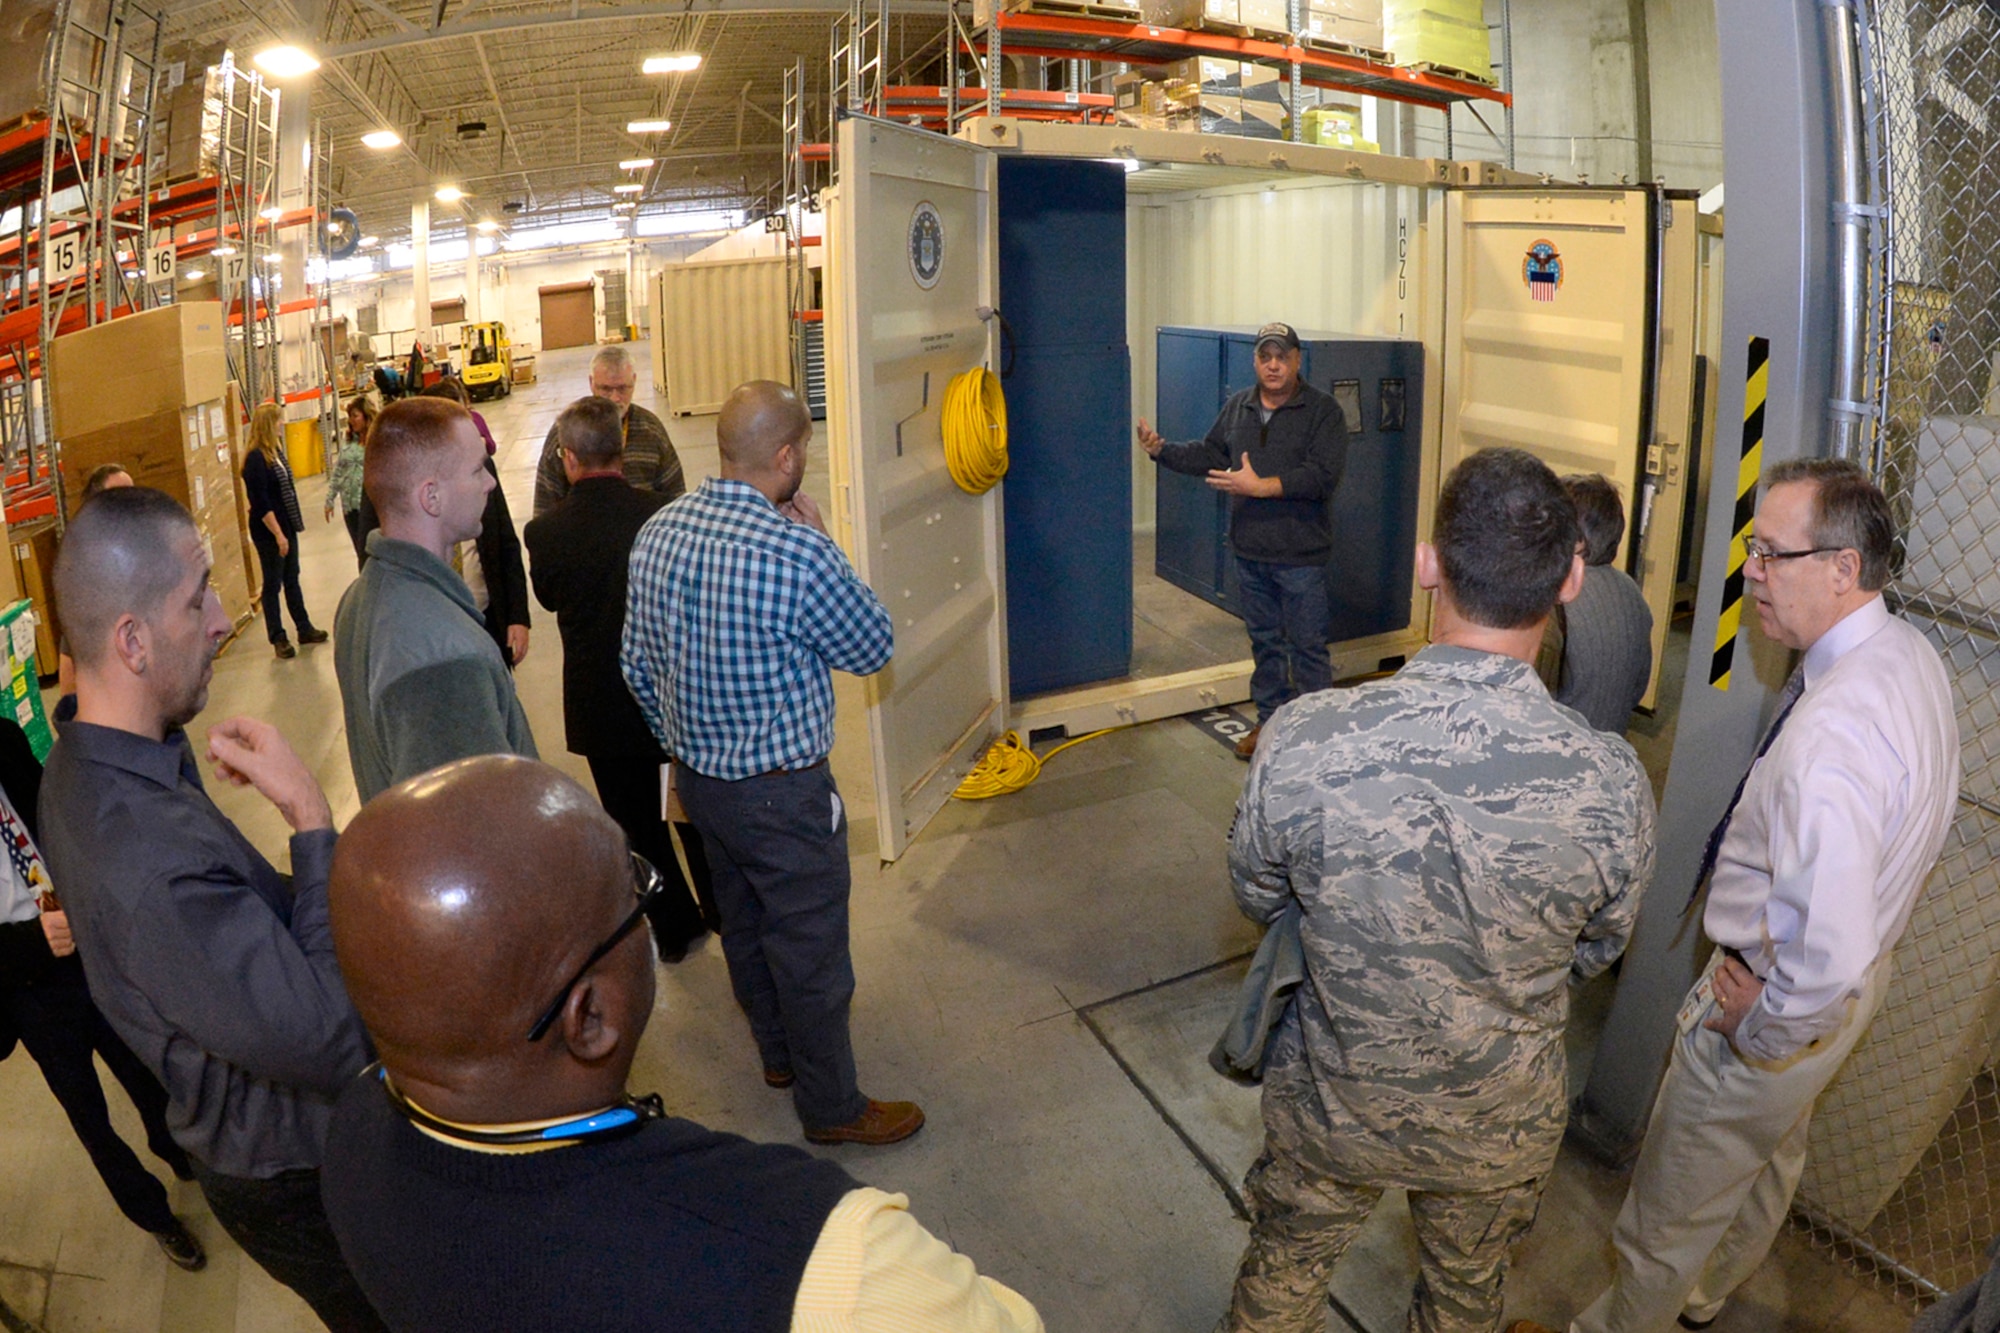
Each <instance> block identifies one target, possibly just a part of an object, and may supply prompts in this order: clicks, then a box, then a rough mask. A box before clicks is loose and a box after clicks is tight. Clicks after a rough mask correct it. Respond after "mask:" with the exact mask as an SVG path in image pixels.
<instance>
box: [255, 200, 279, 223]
mask: <svg viewBox="0 0 2000 1333" xmlns="http://www.w3.org/2000/svg"><path fill="white" fill-rule="evenodd" d="M257 216H258V217H260V218H262V219H264V221H266V222H276V221H277V220H278V219H279V218H281V217H283V216H285V210H284V209H282V208H279V207H278V206H277V205H276V204H272V205H271V206H270V207H269V208H260V209H258V210H257Z"/></svg>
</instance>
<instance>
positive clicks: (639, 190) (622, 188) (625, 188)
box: [611, 185, 646, 194]
mask: <svg viewBox="0 0 2000 1333" xmlns="http://www.w3.org/2000/svg"><path fill="white" fill-rule="evenodd" d="M611 189H612V192H613V193H615V194H643V193H644V192H645V189H646V187H645V186H643V185H614V186H612V187H611Z"/></svg>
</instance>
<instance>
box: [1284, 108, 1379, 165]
mask: <svg viewBox="0 0 2000 1333" xmlns="http://www.w3.org/2000/svg"><path fill="white" fill-rule="evenodd" d="M1303 137H1304V139H1305V141H1306V142H1307V143H1312V144H1319V145H1321V146H1322V147H1325V148H1345V149H1348V150H1349V151H1351V152H1356V153H1379V152H1381V151H1382V145H1381V144H1379V143H1376V142H1375V141H1374V140H1372V139H1364V138H1362V137H1361V110H1360V108H1358V107H1352V106H1341V105H1339V104H1338V103H1332V102H1329V103H1326V104H1324V105H1321V106H1315V107H1308V108H1306V114H1305V131H1304V135H1303Z"/></svg>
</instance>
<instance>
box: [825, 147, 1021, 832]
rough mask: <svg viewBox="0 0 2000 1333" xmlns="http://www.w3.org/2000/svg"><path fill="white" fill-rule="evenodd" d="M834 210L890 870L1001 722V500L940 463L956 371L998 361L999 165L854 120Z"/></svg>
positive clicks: (872, 710) (848, 498) (855, 535)
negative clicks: (885, 654) (888, 634)
mask: <svg viewBox="0 0 2000 1333" xmlns="http://www.w3.org/2000/svg"><path fill="white" fill-rule="evenodd" d="M837 133H838V140H837V145H836V150H835V151H836V153H837V158H836V160H837V161H838V162H839V164H840V182H839V185H838V188H837V189H835V190H834V191H833V192H832V196H831V200H830V202H829V204H828V208H827V214H826V226H827V236H826V250H825V252H826V266H827V292H826V329H827V351H828V358H827V359H828V376H827V380H828V383H827V390H828V403H827V424H828V430H829V433H830V435H831V437H832V453H833V476H834V489H835V496H834V501H835V505H836V506H837V508H838V511H839V512H838V514H837V516H836V522H837V523H838V524H839V528H840V534H839V535H840V536H841V537H842V539H843V541H844V542H845V543H846V545H847V547H848V550H849V553H850V554H851V555H852V557H853V559H854V564H855V568H856V569H858V570H859V571H860V574H861V577H862V578H864V579H866V580H867V581H868V584H869V586H870V587H872V588H874V589H875V593H876V595H877V596H878V597H880V598H881V599H882V602H883V605H885V606H887V607H888V608H889V613H890V614H891V615H892V616H894V617H895V622H896V651H895V655H894V656H893V657H892V658H891V659H890V662H889V665H888V666H887V667H886V668H884V669H883V670H882V671H881V672H880V673H878V674H877V675H875V676H873V677H870V678H869V680H868V731H869V738H870V741H871V744H872V747H873V751H874V760H875V800H876V828H877V830H878V836H879V840H880V846H881V855H882V859H883V860H885V861H893V860H894V859H896V858H897V857H898V856H900V855H902V852H903V849H904V848H905V847H907V846H908V845H909V843H910V841H911V839H913V838H915V837H916V835H917V834H918V833H919V832H921V831H922V829H923V827H924V825H925V824H926V823H927V822H929V820H930V818H931V816H932V815H934V814H936V813H937V811H938V809H939V808H940V807H941V806H942V805H943V804H944V803H945V801H946V800H948V799H949V798H950V796H951V792H952V790H953V788H955V787H956V786H957V785H958V784H959V782H960V780H961V779H963V777H964V776H965V774H966V772H967V770H969V769H970V768H971V767H972V765H973V764H974V763H976V762H977V761H978V759H979V757H980V756H981V755H982V754H984V753H985V751H986V748H987V747H988V746H989V745H990V744H992V742H993V741H994V740H995V739H996V738H997V737H998V736H999V735H1000V733H1001V731H1002V730H1003V729H1004V726H1005V721H1006V711H1007V710H1006V681H1007V661H1006V651H1007V649H1006V644H1007V634H1006V623H1005V615H1006V598H1005V590H1004V588H1003V586H1002V572H1001V571H1002V569H1003V565H1002V561H1001V545H1000V490H999V488H998V487H997V486H996V487H995V488H993V489H992V490H989V491H988V492H986V494H984V495H968V494H966V493H965V492H964V491H962V490H960V489H959V488H958V485H957V483H955V482H954V481H952V479H951V473H950V471H949V470H948V468H947V466H946V463H945V454H944V441H943V434H942V430H941V416H940V409H941V407H942V404H943V402H944V392H945V386H946V385H947V384H948V383H950V381H951V378H952V377H953V376H954V375H957V374H960V373H962V372H964V371H967V370H972V369H974V368H976V367H980V366H991V365H993V364H994V356H993V353H994V350H995V349H994V342H993V338H994V335H993V333H992V330H993V328H994V327H995V326H997V323H998V321H997V320H993V319H990V318H982V315H983V314H984V315H988V316H990V314H991V312H992V311H993V309H994V308H995V307H996V306H998V304H999V300H998V294H997V280H998V267H997V262H996V254H997V247H996V245H995V233H996V227H997V214H996V211H995V201H994V193H993V180H994V174H995V170H994V162H993V156H992V154H991V153H990V152H989V151H988V150H986V149H983V148H977V147H974V146H972V145H969V144H965V143H960V142H958V141H956V140H952V139H947V138H944V137H942V136H941V135H936V134H932V133H929V132H928V131H924V130H917V129H909V128H906V127H903V126H900V125H894V124H890V123H888V122H886V121H880V120H873V119H869V118H867V117H860V116H852V117H848V118H846V119H843V120H842V121H841V122H840V124H839V126H838V131H837Z"/></svg>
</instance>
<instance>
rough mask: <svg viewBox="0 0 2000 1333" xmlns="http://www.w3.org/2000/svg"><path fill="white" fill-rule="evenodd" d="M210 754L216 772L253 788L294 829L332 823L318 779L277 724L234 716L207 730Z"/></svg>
mask: <svg viewBox="0 0 2000 1333" xmlns="http://www.w3.org/2000/svg"><path fill="white" fill-rule="evenodd" d="M208 757H209V760H210V762H212V763H213V764H214V765H215V771H216V772H217V773H218V774H220V775H221V776H222V777H223V778H225V779H226V780H228V781H230V782H233V783H235V784H236V785H237V786H239V787H255V788H256V789H257V790H258V792H259V793H261V794H262V795H263V797H264V799H265V800H267V801H269V802H270V803H271V804H272V805H275V806H277V807H278V813H279V814H281V815H283V816H284V817H285V822H286V823H287V824H290V825H291V826H292V831H293V832H294V833H309V832H311V831H312V830H314V829H323V828H332V827H333V810H332V808H331V807H329V806H328V805H327V803H326V793H325V792H323V791H321V790H320V786H319V779H317V778H315V777H314V776H313V775H312V770H310V769H308V768H307V767H306V766H305V761H304V760H302V759H300V758H299V756H298V754H297V752H296V751H294V750H293V749H292V747H291V746H290V745H288V744H286V742H285V738H284V737H283V736H281V735H279V734H278V729H277V728H276V727H274V726H272V725H271V724H270V723H268V722H261V721H259V720H258V719H256V718H254V717H232V718H230V719H229V720H228V721H226V722H218V723H216V724H215V725H214V726H213V727H210V728H209V730H208Z"/></svg>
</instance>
